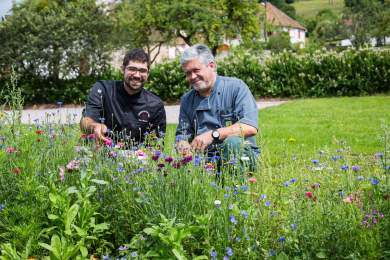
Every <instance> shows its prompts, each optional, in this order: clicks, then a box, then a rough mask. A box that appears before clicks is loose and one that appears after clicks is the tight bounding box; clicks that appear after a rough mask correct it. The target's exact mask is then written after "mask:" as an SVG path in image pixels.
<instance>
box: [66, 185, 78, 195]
mask: <svg viewBox="0 0 390 260" xmlns="http://www.w3.org/2000/svg"><path fill="white" fill-rule="evenodd" d="M77 192H78V189H77V188H76V187H75V186H71V187H69V188H68V189H67V190H66V194H68V195H69V194H73V193H77Z"/></svg>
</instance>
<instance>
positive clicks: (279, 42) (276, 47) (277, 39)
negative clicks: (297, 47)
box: [267, 32, 292, 53]
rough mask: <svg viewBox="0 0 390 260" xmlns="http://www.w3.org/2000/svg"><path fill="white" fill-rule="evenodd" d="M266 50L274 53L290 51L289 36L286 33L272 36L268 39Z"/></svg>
mask: <svg viewBox="0 0 390 260" xmlns="http://www.w3.org/2000/svg"><path fill="white" fill-rule="evenodd" d="M267 49H269V50H271V51H273V52H276V53H278V52H281V51H283V50H291V49H292V47H291V43H290V35H289V34H288V33H287V32H279V33H275V34H273V35H272V36H270V37H269V38H268V42H267Z"/></svg>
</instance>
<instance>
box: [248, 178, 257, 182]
mask: <svg viewBox="0 0 390 260" xmlns="http://www.w3.org/2000/svg"><path fill="white" fill-rule="evenodd" d="M248 181H249V182H250V183H256V182H257V179H256V178H255V177H251V178H249V179H248Z"/></svg>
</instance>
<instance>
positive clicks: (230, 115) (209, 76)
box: [176, 44, 260, 169]
mask: <svg viewBox="0 0 390 260" xmlns="http://www.w3.org/2000/svg"><path fill="white" fill-rule="evenodd" d="M180 63H181V66H182V69H183V71H184V73H185V75H186V79H187V81H188V82H189V84H190V85H191V87H192V89H191V90H190V91H189V92H187V93H186V94H184V95H183V97H182V98H181V105H180V115H179V124H178V126H177V129H176V148H177V150H178V151H179V152H181V153H182V154H183V155H186V154H192V153H193V152H205V151H206V152H208V155H209V156H212V155H213V154H214V155H215V154H217V153H218V152H220V151H222V153H221V155H222V159H223V160H231V159H232V157H233V158H234V159H238V160H239V159H243V158H244V160H249V161H250V165H251V166H252V167H251V168H252V169H253V168H254V167H253V166H255V163H256V161H255V159H256V156H257V155H259V153H260V151H259V149H258V147H257V146H256V138H255V135H256V134H257V132H258V110H257V105H256V101H255V99H254V97H253V95H252V93H251V92H250V90H249V88H248V86H247V85H246V84H245V83H244V82H243V81H242V80H240V79H237V78H231V77H223V76H219V75H217V64H216V61H215V58H214V56H213V54H212V53H211V51H210V49H209V48H208V47H207V46H206V45H203V44H196V45H194V46H192V47H190V48H187V49H186V50H185V51H184V53H183V54H182V56H181V58H180Z"/></svg>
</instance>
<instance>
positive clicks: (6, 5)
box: [0, 0, 21, 17]
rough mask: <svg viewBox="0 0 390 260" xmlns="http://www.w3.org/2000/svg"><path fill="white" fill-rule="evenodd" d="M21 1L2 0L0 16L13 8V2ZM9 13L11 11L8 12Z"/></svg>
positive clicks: (0, 2) (0, 0)
mask: <svg viewBox="0 0 390 260" xmlns="http://www.w3.org/2000/svg"><path fill="white" fill-rule="evenodd" d="M14 1H15V2H20V1H21V0H0V17H3V16H4V15H5V14H7V13H8V12H9V10H11V8H12V2H14ZM8 14H9V13H8Z"/></svg>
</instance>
